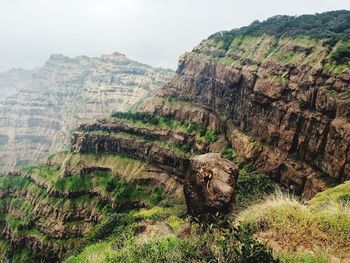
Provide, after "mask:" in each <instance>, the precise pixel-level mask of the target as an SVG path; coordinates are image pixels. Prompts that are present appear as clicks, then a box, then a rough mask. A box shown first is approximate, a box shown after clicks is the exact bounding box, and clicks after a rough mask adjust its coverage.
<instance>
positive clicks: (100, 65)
mask: <svg viewBox="0 0 350 263" xmlns="http://www.w3.org/2000/svg"><path fill="white" fill-rule="evenodd" d="M10 73H11V74H10ZM172 75H173V73H172V71H170V70H163V69H156V68H152V67H151V66H148V65H144V64H141V63H138V62H135V61H132V60H130V59H128V58H126V57H125V56H124V55H121V54H118V53H114V54H111V55H104V56H102V57H100V58H89V57H85V56H81V57H76V58H68V57H65V56H63V55H52V56H51V57H50V59H49V60H48V61H47V62H46V63H45V65H44V66H43V67H41V68H39V69H37V70H36V71H35V72H33V73H32V74H29V73H27V72H25V71H19V70H12V71H10V72H8V73H6V74H2V75H0V90H7V87H14V90H13V92H12V93H11V95H9V96H8V97H7V98H6V99H4V100H3V101H2V102H1V103H0V167H1V168H0V171H2V172H5V171H10V170H12V169H13V168H14V167H23V166H26V165H30V164H33V162H37V161H44V160H45V157H47V156H48V155H49V154H50V153H54V152H57V151H60V150H63V149H67V148H68V147H69V136H70V133H71V131H72V130H74V129H75V128H76V127H77V126H78V124H79V123H81V122H82V121H84V120H88V119H91V118H95V117H97V116H104V115H106V114H107V115H108V114H111V113H112V112H113V111H120V110H126V109H127V108H128V107H129V106H130V105H132V104H133V103H135V102H136V101H137V100H139V99H142V98H144V97H146V96H148V95H149V94H152V93H154V91H155V90H157V89H158V88H159V87H161V86H162V85H164V83H165V82H166V81H168V79H169V78H170V77H171V76H172ZM6 76H7V77H6Z"/></svg>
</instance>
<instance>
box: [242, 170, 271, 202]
mask: <svg viewBox="0 0 350 263" xmlns="http://www.w3.org/2000/svg"><path fill="white" fill-rule="evenodd" d="M275 187H276V184H275V183H274V182H272V180H271V179H270V177H269V176H268V175H266V174H261V173H256V172H254V171H252V169H251V167H250V166H243V168H242V169H241V170H240V172H239V177H238V181H237V196H236V202H237V204H238V205H239V206H247V205H250V204H253V203H255V202H256V201H258V200H260V199H261V198H263V197H264V196H265V195H266V194H270V193H272V192H273V191H274V190H275Z"/></svg>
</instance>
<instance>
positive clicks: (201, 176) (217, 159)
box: [184, 153, 238, 217]
mask: <svg viewBox="0 0 350 263" xmlns="http://www.w3.org/2000/svg"><path fill="white" fill-rule="evenodd" d="M237 178H238V169H237V167H236V166H235V165H234V163H232V162H230V161H228V160H226V159H223V158H221V156H220V154H215V153H208V154H204V155H199V156H196V157H194V158H192V159H191V166H190V169H189V171H188V173H187V175H186V178H185V182H184V193H185V199H186V204H187V209H188V212H189V213H190V214H191V215H193V216H199V217H202V216H203V217H207V216H208V215H210V214H211V215H213V214H215V213H217V212H220V213H228V212H231V211H233V208H234V207H233V206H234V203H235V197H236V194H237V192H236V181H237Z"/></svg>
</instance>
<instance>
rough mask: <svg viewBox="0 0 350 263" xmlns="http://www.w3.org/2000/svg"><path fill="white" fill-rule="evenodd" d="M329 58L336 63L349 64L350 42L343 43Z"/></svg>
mask: <svg viewBox="0 0 350 263" xmlns="http://www.w3.org/2000/svg"><path fill="white" fill-rule="evenodd" d="M329 58H330V60H331V61H332V62H335V63H336V64H347V63H348V62H349V61H350V44H341V45H340V46H338V47H337V48H336V49H335V50H334V51H333V52H332V53H331V54H330V55H329Z"/></svg>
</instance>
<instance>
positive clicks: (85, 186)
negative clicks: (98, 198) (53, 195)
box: [53, 175, 92, 192]
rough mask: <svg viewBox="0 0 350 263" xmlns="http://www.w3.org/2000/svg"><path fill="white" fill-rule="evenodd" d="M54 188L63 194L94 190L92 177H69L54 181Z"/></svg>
mask: <svg viewBox="0 0 350 263" xmlns="http://www.w3.org/2000/svg"><path fill="white" fill-rule="evenodd" d="M53 186H54V187H55V188H56V189H57V190H59V191H61V192H80V191H87V190H89V189H91V188H92V182H91V177H90V176H85V175H84V176H68V177H61V178H58V179H57V180H56V181H54V183H53Z"/></svg>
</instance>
